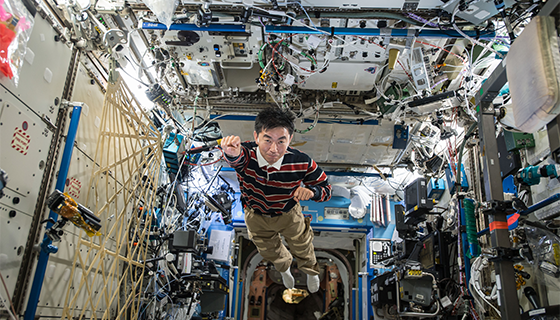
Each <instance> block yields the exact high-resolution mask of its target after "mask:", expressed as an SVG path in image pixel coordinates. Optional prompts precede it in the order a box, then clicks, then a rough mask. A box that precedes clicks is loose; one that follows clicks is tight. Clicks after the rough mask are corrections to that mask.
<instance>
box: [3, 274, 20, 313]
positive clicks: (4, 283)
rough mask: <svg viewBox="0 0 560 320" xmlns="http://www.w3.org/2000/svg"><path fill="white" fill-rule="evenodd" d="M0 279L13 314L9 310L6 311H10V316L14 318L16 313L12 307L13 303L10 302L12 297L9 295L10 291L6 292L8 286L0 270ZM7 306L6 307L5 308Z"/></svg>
mask: <svg viewBox="0 0 560 320" xmlns="http://www.w3.org/2000/svg"><path fill="white" fill-rule="evenodd" d="M0 279H1V280H2V285H3V286H4V290H5V291H6V295H7V297H8V301H9V303H10V307H11V308H12V311H13V314H12V313H11V312H10V310H8V313H10V315H11V316H12V318H14V320H16V319H15V315H16V314H17V312H16V309H15V308H14V304H13V303H12V298H11V297H10V292H8V286H7V285H6V282H5V281H4V276H2V272H0ZM7 309H8V308H6V310H7Z"/></svg>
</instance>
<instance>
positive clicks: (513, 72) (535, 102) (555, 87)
mask: <svg viewBox="0 0 560 320" xmlns="http://www.w3.org/2000/svg"><path fill="white" fill-rule="evenodd" d="M506 63H507V66H506V71H507V76H508V81H509V89H510V92H511V97H512V106H513V116H514V119H515V125H516V126H517V128H519V129H520V130H522V131H525V132H531V133H533V132H536V131H537V130H539V129H540V128H542V127H543V126H544V125H546V124H547V123H548V122H550V121H551V120H552V119H554V117H556V116H557V115H558V113H559V111H560V108H559V107H560V103H559V98H560V52H559V51H558V36H557V34H556V29H555V26H554V18H553V17H550V16H538V17H535V18H534V19H533V20H532V21H531V23H529V24H528V25H527V27H526V28H525V30H523V32H522V33H521V35H520V36H519V37H518V38H517V39H516V40H515V42H514V43H513V45H512V46H511V48H510V50H509V53H508V55H507V60H506Z"/></svg>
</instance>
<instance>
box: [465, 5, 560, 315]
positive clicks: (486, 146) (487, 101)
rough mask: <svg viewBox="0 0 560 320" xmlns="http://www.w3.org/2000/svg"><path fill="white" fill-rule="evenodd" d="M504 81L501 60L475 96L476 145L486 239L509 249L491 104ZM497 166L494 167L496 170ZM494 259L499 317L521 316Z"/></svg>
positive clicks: (555, 129) (510, 283)
mask: <svg viewBox="0 0 560 320" xmlns="http://www.w3.org/2000/svg"><path fill="white" fill-rule="evenodd" d="M559 2H560V1H559V0H553V1H549V2H547V3H546V5H545V6H544V7H543V9H542V10H541V12H540V13H539V14H540V15H550V14H551V13H552V12H553V11H554V10H555V9H556V8H557V7H558V3H559ZM506 82H507V74H506V68H505V61H504V62H503V63H502V64H500V65H499V66H498V67H497V68H496V69H495V70H494V72H493V73H492V75H490V77H489V78H488V80H486V82H485V83H484V85H483V86H482V88H481V90H480V92H479V93H478V94H477V95H476V97H475V100H476V104H477V106H478V109H479V110H478V129H479V134H480V146H481V149H482V150H481V151H482V164H483V174H484V191H485V197H486V201H488V202H491V203H493V204H498V205H497V206H494V209H493V210H490V211H489V213H490V214H489V216H488V220H489V225H490V240H491V244H492V247H493V248H501V249H506V250H507V249H509V248H511V243H510V241H509V230H508V225H507V214H506V213H505V212H504V210H502V209H500V205H499V203H500V202H502V201H503V200H504V195H503V188H502V177H501V174H500V170H499V165H500V162H499V158H498V151H497V150H498V145H497V140H496V136H495V132H496V130H495V127H494V116H495V111H494V106H493V104H492V101H493V100H494V98H495V97H496V96H497V95H498V93H499V91H500V89H501V88H502V87H503V86H504V85H505V84H506ZM558 123H559V121H558V118H557V119H555V120H553V121H552V122H551V123H550V124H549V125H548V134H549V140H550V143H551V146H550V148H551V152H552V154H553V156H554V157H555V159H556V153H555V151H557V150H558V149H560V126H559V125H558ZM496 169H498V170H496ZM498 258H499V260H497V261H495V262H494V265H495V270H496V282H497V285H498V303H499V305H500V310H501V313H502V318H503V319H508V320H517V319H521V315H520V310H519V299H518V297H517V289H516V287H515V273H514V269H513V262H512V261H511V260H507V259H500V257H498Z"/></svg>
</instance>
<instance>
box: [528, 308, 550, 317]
mask: <svg viewBox="0 0 560 320" xmlns="http://www.w3.org/2000/svg"><path fill="white" fill-rule="evenodd" d="M545 313H546V310H545V309H544V308H541V309H536V310H532V311H529V316H530V317H533V316H536V315H539V314H545Z"/></svg>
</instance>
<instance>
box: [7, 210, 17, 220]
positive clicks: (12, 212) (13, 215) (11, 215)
mask: <svg viewBox="0 0 560 320" xmlns="http://www.w3.org/2000/svg"><path fill="white" fill-rule="evenodd" d="M8 215H9V216H10V218H13V217H15V216H16V210H10V213H8Z"/></svg>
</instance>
